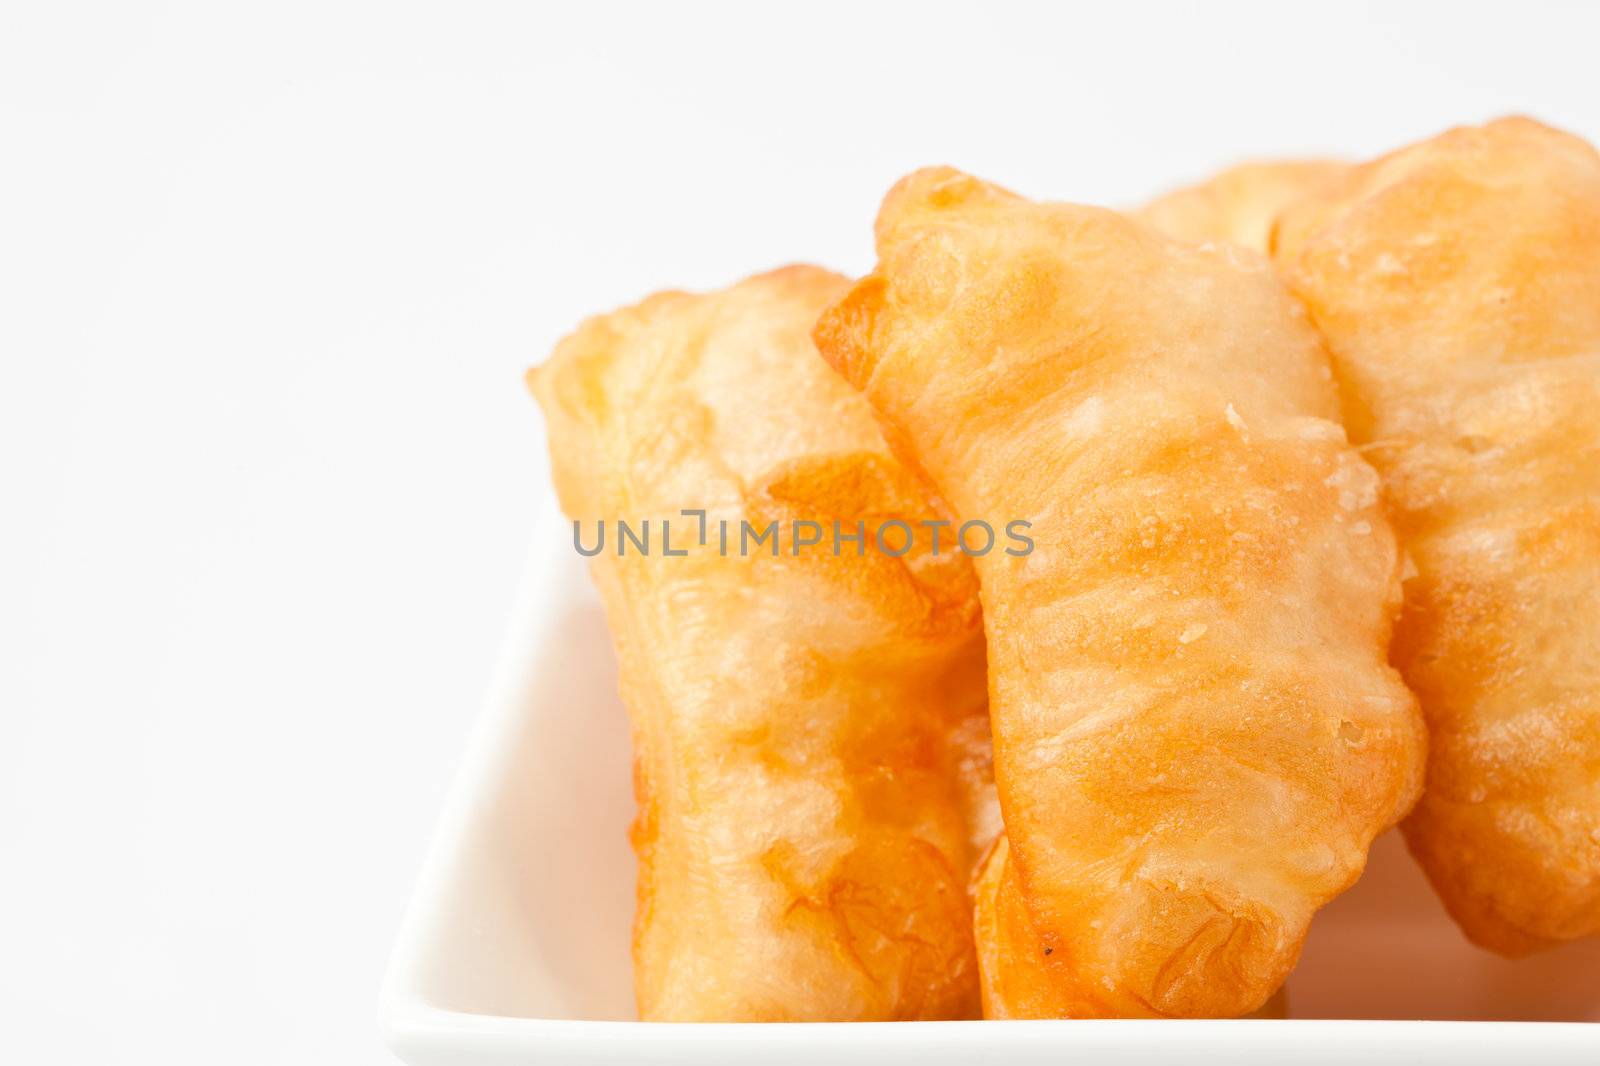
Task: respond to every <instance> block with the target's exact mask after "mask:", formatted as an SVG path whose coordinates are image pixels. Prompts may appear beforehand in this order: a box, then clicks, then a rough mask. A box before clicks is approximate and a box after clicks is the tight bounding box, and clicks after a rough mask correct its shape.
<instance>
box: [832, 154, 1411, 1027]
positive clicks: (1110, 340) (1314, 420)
mask: <svg viewBox="0 0 1600 1066" xmlns="http://www.w3.org/2000/svg"><path fill="white" fill-rule="evenodd" d="M877 236H878V255H879V263H878V267H877V269H876V270H875V271H874V272H873V273H872V274H871V275H869V276H868V277H867V278H865V279H864V280H862V281H860V282H858V283H857V284H856V285H855V286H854V287H853V288H852V289H851V290H850V292H849V293H848V294H847V295H845V296H844V297H843V298H842V299H841V300H839V301H838V302H837V303H835V304H834V305H833V306H832V307H831V308H830V309H829V310H828V311H827V312H826V313H825V314H824V315H823V316H822V318H821V320H820V321H819V322H818V325H817V329H816V332H815V336H816V338H817V341H818V347H819V348H820V349H821V351H822V352H823V354H824V355H825V356H826V357H827V359H828V360H829V361H830V362H831V363H832V364H833V365H834V366H836V367H837V368H838V369H839V370H840V371H841V372H842V373H843V374H844V375H845V376H846V377H847V378H848V379H849V380H850V381H851V382H852V383H853V384H855V385H856V386H857V387H858V388H860V389H861V390H862V391H863V392H864V393H865V394H866V396H867V398H868V399H869V400H870V401H871V402H872V404H873V406H874V408H875V409H876V410H877V412H878V414H879V417H880V418H881V419H882V420H883V422H884V424H885V426H886V433H887V436H888V438H889V440H890V443H891V444H892V445H893V446H894V447H895V449H896V451H897V452H898V453H899V454H900V455H901V456H902V457H903V458H905V459H906V460H908V462H909V464H910V465H912V466H913V467H914V468H916V469H917V470H919V471H920V472H921V473H922V474H923V475H924V476H925V477H927V478H928V479H929V480H930V482H931V483H932V484H933V485H934V486H936V488H937V490H938V491H939V493H940V494H941V495H942V497H943V498H944V499H945V500H947V501H948V502H949V504H950V505H951V508H952V510H953V511H954V512H955V514H957V515H958V516H961V517H962V518H967V519H976V518H982V519H984V520H986V521H989V522H990V523H991V524H996V525H998V524H999V523H1002V522H1005V523H1009V522H1011V521H1018V520H1020V521H1027V522H1031V528H1030V529H1029V536H1030V537H1031V538H1032V540H1033V542H1034V548H1033V550H1032V551H1031V552H1026V551H1021V550H1020V549H1018V551H1019V554H1011V553H1010V552H1008V551H1001V550H996V551H993V552H990V553H989V554H987V555H984V556H982V557H980V558H977V559H976V560H975V562H976V565H977V570H978V577H979V582H980V585H981V589H982V599H983V605H984V624H985V629H986V631H987V638H988V649H989V665H990V672H989V683H990V709H991V716H992V720H993V728H994V739H995V774H996V778H997V781H998V785H999V795H1000V804H1001V808H1002V810H1003V812H1004V816H1005V827H1006V840H1005V843H1004V844H1002V845H1000V846H999V847H998V848H997V851H996V855H998V856H1000V857H1001V862H1000V864H999V865H998V866H997V865H996V864H995V862H994V860H993V858H991V862H990V864H989V865H988V866H987V867H986V868H985V870H984V871H983V873H984V876H983V877H981V878H980V882H979V893H978V898H979V905H980V911H979V915H978V920H977V929H978V936H979V938H980V939H981V940H983V941H984V944H983V947H982V948H981V950H980V966H981V967H982V969H983V971H984V982H983V985H984V991H985V994H986V997H987V1003H986V1007H987V1013H988V1015H989V1016H994V1017H1055V1016H1073V1017H1090V1016H1137V1017H1146V1016H1235V1015H1241V1014H1245V1013H1248V1012H1250V1011H1252V1010H1255V1009H1257V1008H1258V1007H1260V1006H1261V1005H1262V1004H1263V1003H1264V1002H1265V1001H1266V1000H1267V999H1268V997H1269V996H1271V995H1272V994H1273V992H1274V991H1275V990H1276V989H1277V988H1278V987H1279V985H1280V984H1281V983H1282V982H1283V979H1284V978H1285V977H1286V976H1287V975H1288V973H1289V970H1290V969H1291V967H1292V966H1293V965H1294V962H1295V960H1296V958H1297V956H1298V953H1299V950H1300V945H1301V942H1302V940H1303V938H1304V936H1305V932H1306V927H1307V923H1308V922H1309V921H1310V919H1311V916H1312V914H1313V913H1314V912H1315V911H1316V910H1317V908H1319V907H1320V906H1322V905H1323V904H1324V903H1326V902H1327V901H1328V900H1330V899H1331V898H1333V897H1334V896H1335V895H1337V894H1338V893H1339V892H1341V891H1343V890H1344V889H1345V888H1347V887H1348V886H1349V885H1350V884H1351V883H1352V882H1353V881H1354V880H1355V879H1356V877H1357V876H1358V875H1359V874H1360V872H1361V869H1362V866H1363V864H1364V863H1365V860H1366V853H1367V847H1368V845H1369V844H1370V842H1371V840H1372V838H1373V837H1374V836H1375V835H1376V834H1377V833H1378V832H1380V831H1381V830H1383V829H1384V828H1385V827H1386V826H1388V825H1390V824H1392V823H1393V822H1394V821H1395V820H1397V819H1398V818H1399V817H1401V816H1402V815H1403V814H1404V813H1405V812H1406V811H1407V810H1408V809H1409V808H1410V806H1411V804H1412V802H1413V800H1414V798H1415V796H1416V793H1417V790H1418V788H1419V786H1420V783H1421V776H1422V775H1421V771H1422V762H1423V735H1422V730H1421V722H1420V717H1419V715H1418V713H1417V711H1416V707H1415V703H1414V700H1413V698H1412V696H1411V694H1410V693H1409V692H1407V691H1406V689H1405V687H1404V685H1403V684H1402V683H1401V681H1400V679H1399V677H1398V675H1397V674H1395V672H1394V671H1393V670H1392V669H1390V668H1389V667H1388V666H1387V664H1386V663H1385V660H1384V656H1385V651H1386V648H1387V645H1388V640H1389V635H1390V626H1391V620H1392V616H1393V613H1394V612H1395V611H1396V610H1397V609H1398V606H1399V594H1400V585H1399V568H1398V565H1397V559H1396V550H1395V545H1394V539H1393V536H1392V534H1391V532H1390V529H1389V526H1388V524H1387V522H1386V520H1385V518H1384V516H1383V513H1382V511H1381V510H1380V509H1379V506H1378V502H1377V475H1376V474H1375V473H1374V472H1373V471H1372V469H1371V467H1369V466H1368V465H1367V464H1366V463H1365V462H1363V461H1362V460H1361V458H1360V457H1359V456H1358V455H1357V454H1356V453H1355V451H1354V450H1353V449H1352V448H1350V447H1349V445H1348V444H1347V443H1346V441H1345V436H1344V431H1343V430H1342V429H1341V428H1340V427H1339V426H1338V425H1337V423H1336V421H1335V419H1336V417H1337V414H1338V411H1337V403H1336V399H1335V396H1334V389H1333V385H1332V382H1331V380H1330V374H1329V371H1328V367H1327V361H1326V356H1325V354H1324V353H1323V351H1322V349H1321V347H1320V345H1319V342H1318V340H1317V337H1316V334H1315V332H1314V331H1313V330H1312V329H1311V327H1310V325H1309V324H1308V323H1307V322H1306V321H1305V318H1304V315H1303V312H1300V311H1299V309H1298V308H1297V305H1296V304H1295V302H1294V301H1293V300H1292V299H1290V298H1289V296H1288V294H1287V293H1286V292H1285V290H1284V289H1283V287H1282V284H1281V282H1279V281H1278V279H1277V278H1276V277H1275V275H1274V274H1273V272H1272V270H1271V267H1270V265H1269V264H1268V263H1267V261H1266V260H1265V259H1263V258H1261V257H1260V256H1258V255H1255V254H1253V253H1251V252H1249V251H1247V250H1245V249H1243V248H1239V247H1236V246H1234V245H1232V244H1217V245H1215V246H1211V247H1199V246H1193V245H1186V244H1181V243H1178V242H1175V241H1171V240H1169V239H1167V238H1165V237H1162V236H1161V235H1159V234H1158V233H1156V232H1155V231H1154V230H1151V229H1149V228H1147V227H1145V226H1143V225H1140V224H1138V223H1135V222H1133V221H1130V220H1128V219H1126V218H1123V217H1122V216H1119V215H1116V214H1114V213H1112V212H1108V211H1102V210H1097V209H1092V208H1082V207H1075V206H1071V205H1044V204H1034V203H1030V202H1028V201H1026V200H1024V199H1022V198H1020V197H1018V196H1015V195H1013V194H1011V193H1008V192H1006V191H1004V190H1002V189H999V188H997V187H995V186H993V185H989V184H986V183H984V182H981V181H978V180H976V179H974V178H971V177H968V176H966V175H964V174H961V173H959V172H956V171H953V170H949V169H934V170H925V171H920V172H918V173H916V174H913V175H911V176H910V177H908V178H906V179H905V180H903V181H902V182H901V183H900V184H899V185H897V186H896V187H895V189H894V190H893V191H892V192H891V193H890V194H889V196H888V198H887V200H886V201H885V203H884V206H883V209H882V212H881V213H880V215H879V219H878V230H877Z"/></svg>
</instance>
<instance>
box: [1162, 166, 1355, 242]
mask: <svg viewBox="0 0 1600 1066" xmlns="http://www.w3.org/2000/svg"><path fill="white" fill-rule="evenodd" d="M1349 170H1350V167H1349V165H1348V164H1346V163H1336V162H1334V161H1332V160H1327V159H1303V160H1293V161H1288V162H1280V163H1243V164H1241V165H1239V166H1236V167H1232V168H1230V169H1228V170H1224V171H1223V172H1222V173H1220V174H1218V175H1217V176H1216V177H1214V178H1212V179H1211V180H1210V181H1206V182H1202V183H1200V184H1199V185H1191V186H1189V187H1187V188H1183V189H1178V190H1176V191H1174V192H1170V193H1167V194H1166V195H1165V196H1162V197H1160V198H1159V199H1156V200H1153V201H1151V202H1150V203H1149V204H1146V205H1145V206H1144V208H1142V209H1141V210H1140V211H1139V212H1138V213H1137V216H1136V217H1138V218H1139V219H1141V220H1142V221H1144V222H1147V223H1149V224H1150V225H1152V226H1154V227H1155V228H1156V229H1158V230H1161V231H1162V232H1163V233H1167V234H1171V235H1172V236H1174V237H1177V238H1178V239H1179V240H1183V241H1194V242H1195V243H1197V244H1198V243H1201V242H1203V241H1233V242H1234V243H1235V244H1242V245H1244V246H1245V247H1246V248H1254V249H1255V250H1256V251H1258V252H1268V251H1270V250H1271V244H1272V226H1273V223H1274V222H1275V221H1276V220H1277V217H1278V215H1279V214H1280V213H1281V212H1282V211H1283V209H1284V208H1286V207H1288V206H1289V205H1290V204H1291V203H1293V202H1295V201H1297V200H1299V199H1301V198H1303V197H1305V196H1307V195H1309V194H1311V193H1315V192H1318V191H1320V190H1322V189H1325V188H1327V187H1329V186H1330V185H1332V184H1333V183H1334V182H1336V181H1337V180H1339V179H1340V178H1341V177H1343V175H1344V174H1345V173H1347V172H1348V171H1349Z"/></svg>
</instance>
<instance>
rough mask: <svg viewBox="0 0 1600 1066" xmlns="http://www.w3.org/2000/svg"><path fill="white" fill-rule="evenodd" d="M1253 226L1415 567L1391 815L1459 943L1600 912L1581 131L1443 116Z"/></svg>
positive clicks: (1593, 449) (1594, 439)
mask: <svg viewBox="0 0 1600 1066" xmlns="http://www.w3.org/2000/svg"><path fill="white" fill-rule="evenodd" d="M1277 230H1278V240H1279V248H1278V254H1279V257H1280V261H1281V263H1282V265H1283V269H1284V271H1285V274H1286V276H1287V277H1288V278H1289V280H1290V283H1291V285H1292V287H1293V288H1294V290H1295V291H1296V292H1297V293H1298V294H1299V295H1300V296H1301V297H1302V298H1303V299H1304V300H1305V301H1306V304H1307V306H1308V307H1309V308H1310V311H1311V314H1312V317H1313V318H1314V320H1315V322H1316V324H1317V326H1318V328H1319V329H1320V330H1321V332H1322V333H1323V335H1324V336H1325V337H1326V338H1327V341H1328V344H1329V347H1330V349H1331V350H1332V353H1333V356H1334V360H1335V365H1336V368H1337V370H1338V373H1339V376H1340V379H1341V384H1342V386H1343V388H1344V392H1345V396H1346V400H1347V404H1346V420H1347V423H1348V425H1349V427H1350V432H1351V436H1352V437H1353V438H1354V439H1355V440H1357V441H1358V442H1361V443H1363V444H1365V445H1366V448H1365V451H1366V454H1367V455H1368V457H1369V458H1370V459H1371V460H1372V462H1373V464H1374V465H1375V466H1376V467H1377V468H1378V470H1379V471H1380V472H1381V473H1382V474H1383V477H1384V483H1385V489H1386V491H1387V494H1388V496H1389V498H1390V500H1391V503H1392V505H1393V511H1394V515H1395V522H1396V527H1397V529H1398V531H1399V533H1400V535H1401V538H1402V542H1403V543H1404V544H1405V546H1406V548H1407V550H1408V552H1409V554H1410V556H1411V558H1412V559H1413V560H1414V564H1415V568H1416V572H1415V574H1414V575H1413V576H1411V577H1410V578H1409V579H1408V580H1407V581H1406V583H1405V601H1406V603H1405V614H1404V616H1403V620H1402V622H1401V624H1400V626H1399V629H1398V631H1397V634H1396V640H1395V661H1396V663H1397V664H1398V665H1399V666H1400V668H1401V669H1402V671H1403V672H1404V673H1405V676H1406V679H1407V681H1408V682H1409V683H1410V684H1411V686H1412V687H1413V688H1414V689H1415V690H1416V692H1417V695H1418V696H1419V697H1420V698H1421V701H1422V707H1423V710H1424V712H1425V713H1426V715H1427V719H1428V724H1429V727H1430V731H1431V734H1432V748H1431V754H1430V759H1429V764H1428V786H1427V791H1426V793H1425V795H1424V796H1423V799H1422V802H1421V803H1420V804H1419V805H1418V808H1417V811H1416V813H1415V815H1413V816H1412V818H1411V819H1410V820H1409V822H1408V823H1407V825H1406V837H1407V840H1408V841H1409V842H1410V845H1411V848H1412V850H1413V851H1414V852H1415V853H1416V855H1417V857H1418V858H1419V859H1420V860H1421V862H1422V864H1423V866H1424V868H1425V869H1426V870H1427V871H1428V874H1429V876H1430V878H1431V879H1432V881H1433V883H1434V886H1435V887H1436V888H1437V889H1438V891H1439V894H1440V895H1441V897H1443V899H1444V901H1445V904H1446V906H1448V907H1449V909H1450V911H1451V913H1452V914H1453V915H1454V916H1455V917H1456V919H1457V920H1458V921H1459V922H1460V923H1461V925H1462V926H1463V928H1464V929H1465V930H1466V931H1467V933H1468V935H1469V936H1471V937H1472V938H1473V939H1474V940H1476V941H1477V942H1479V943H1480V944H1484V945H1486V946H1488V947H1491V948H1495V949H1497V950H1499V951H1501V952H1504V953H1507V954H1519V953H1522V952H1525V951H1529V950H1532V949H1534V948H1537V947H1539V946H1542V945H1545V944H1548V943H1552V942H1555V941H1560V940H1566V939H1570V938H1573V937H1578V936H1586V935H1591V934H1595V933H1600V156H1597V155H1596V153H1595V151H1594V149H1593V148H1591V147H1590V146H1589V145H1587V144H1585V143H1584V142H1583V141H1581V140H1579V139H1577V138H1575V137H1572V136H1569V135H1567V134H1564V133H1561V132H1558V131H1556V130H1553V129H1550V128H1549V127H1546V126H1542V125H1540V124H1539V123H1536V122H1533V121H1530V120H1527V119H1506V120H1502V121H1499V122H1494V123H1491V124H1490V125H1487V126H1484V127H1481V128H1475V129H1458V130H1454V131H1451V132H1449V133H1446V134H1444V135H1442V136H1439V137H1436V138H1434V139H1432V140H1430V141H1426V142H1423V143H1421V144H1418V145H1415V146H1413V147H1410V148H1407V149H1404V150H1402V151H1399V152H1396V153H1394V154H1393V155H1390V156H1386V157H1384V158H1382V159H1379V160H1377V161H1376V162H1373V163H1370V164H1368V165H1366V166H1363V167H1361V168H1359V169H1357V170H1355V171H1353V172H1352V173H1351V174H1350V175H1349V176H1348V177H1347V178H1346V179H1345V180H1344V181H1342V182H1341V183H1339V184H1338V185H1336V186H1335V187H1333V188H1331V189H1329V190H1326V191H1324V192H1322V193H1320V194H1318V195H1314V196H1310V197H1308V198H1306V199H1305V200H1303V201H1301V202H1300V203H1299V204H1298V205H1297V206H1295V207H1293V208H1292V209H1290V210H1289V211H1288V212H1286V213H1285V214H1284V215H1283V217H1282V219H1281V220H1280V221H1279V223H1278V226H1277Z"/></svg>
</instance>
